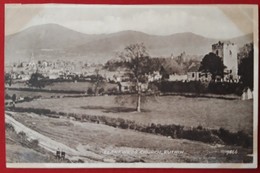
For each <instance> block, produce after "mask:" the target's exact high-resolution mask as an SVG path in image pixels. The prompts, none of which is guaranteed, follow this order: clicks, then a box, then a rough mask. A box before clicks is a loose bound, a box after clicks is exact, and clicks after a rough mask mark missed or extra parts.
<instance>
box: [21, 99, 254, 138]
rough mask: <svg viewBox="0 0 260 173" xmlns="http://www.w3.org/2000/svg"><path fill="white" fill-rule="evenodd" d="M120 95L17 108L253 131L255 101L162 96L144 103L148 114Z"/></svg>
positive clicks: (37, 103)
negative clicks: (122, 101) (117, 99)
mask: <svg viewBox="0 0 260 173" xmlns="http://www.w3.org/2000/svg"><path fill="white" fill-rule="evenodd" d="M115 97H116V96H98V97H83V98H60V99H44V100H35V101H33V102H28V103H20V104H17V107H26V108H45V109H51V110H54V111H57V112H67V113H78V114H88V115H105V116H109V117H116V118H118V117H120V118H124V119H129V120H134V121H135V122H137V123H142V124H150V123H160V124H176V125H177V124H179V125H184V126H189V127H196V126H198V125H201V126H203V127H207V128H216V129H218V128H220V127H222V128H225V129H227V130H230V131H239V130H244V131H245V132H247V133H249V134H252V131H253V127H252V125H253V101H252V100H248V101H242V100H223V99H214V98H212V99H211V98H186V97H181V96H162V97H157V98H156V99H155V100H152V101H148V102H147V103H146V104H143V106H142V108H143V110H144V112H142V113H136V112H134V110H135V106H134V105H132V104H129V103H128V104H125V105H124V106H120V105H119V104H117V103H116V102H115Z"/></svg>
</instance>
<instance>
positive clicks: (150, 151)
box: [14, 113, 251, 163]
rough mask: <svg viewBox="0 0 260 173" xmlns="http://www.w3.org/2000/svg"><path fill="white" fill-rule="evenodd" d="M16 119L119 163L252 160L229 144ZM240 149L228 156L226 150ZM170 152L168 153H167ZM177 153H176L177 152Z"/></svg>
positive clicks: (27, 117) (36, 117)
mask: <svg viewBox="0 0 260 173" xmlns="http://www.w3.org/2000/svg"><path fill="white" fill-rule="evenodd" d="M14 118H15V119H16V120H18V121H19V122H21V123H23V124H24V125H26V126H27V127H29V128H31V129H33V130H35V131H37V132H39V133H41V134H43V135H45V136H47V137H50V138H51V139H53V140H56V141H58V142H61V143H63V144H66V145H67V146H70V147H73V148H75V149H77V150H82V151H84V150H88V151H92V152H94V153H96V154H98V155H101V156H102V157H104V158H107V159H111V158H112V159H114V160H116V161H117V162H157V163H159V162H164V163H166V162H172V163H181V162H189V163H190V162H194V163H197V162H212V163H214V162H217V163H222V162H248V161H249V160H250V159H249V158H248V157H247V156H246V155H247V154H249V153H250V152H251V151H250V150H248V149H243V148H240V147H225V146H214V145H209V144H204V143H201V142H193V141H189V140H183V139H171V138H167V137H163V136H158V135H152V134H146V133H141V132H136V131H132V130H123V129H118V128H113V127H110V126H106V125H102V124H93V123H82V122H76V121H72V120H69V119H66V118H64V119H61V118H59V119H54V118H49V117H46V116H39V115H37V114H33V113H19V114H17V115H16V116H14ZM230 149H233V150H237V151H238V154H236V155H226V154H224V153H223V152H222V151H223V150H230ZM165 151H166V152H165ZM173 152H174V153H173Z"/></svg>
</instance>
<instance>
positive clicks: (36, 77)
mask: <svg viewBox="0 0 260 173" xmlns="http://www.w3.org/2000/svg"><path fill="white" fill-rule="evenodd" d="M46 84H47V82H46V80H44V76H43V75H42V74H41V73H39V72H36V73H33V74H32V75H31V78H30V79H29V80H28V81H27V85H28V86H29V87H36V88H44V87H45V86H46Z"/></svg>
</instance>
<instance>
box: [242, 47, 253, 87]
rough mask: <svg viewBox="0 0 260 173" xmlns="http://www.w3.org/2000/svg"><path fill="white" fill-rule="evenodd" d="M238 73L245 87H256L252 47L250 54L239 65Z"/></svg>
mask: <svg viewBox="0 0 260 173" xmlns="http://www.w3.org/2000/svg"><path fill="white" fill-rule="evenodd" d="M238 75H240V76H241V78H240V81H241V82H242V83H243V86H244V87H249V88H250V89H252V90H253V89H254V88H253V86H254V82H253V81H254V50H253V49H252V50H251V51H250V52H249V53H248V55H247V56H246V57H245V58H243V59H242V60H241V63H240V65H239V67H238Z"/></svg>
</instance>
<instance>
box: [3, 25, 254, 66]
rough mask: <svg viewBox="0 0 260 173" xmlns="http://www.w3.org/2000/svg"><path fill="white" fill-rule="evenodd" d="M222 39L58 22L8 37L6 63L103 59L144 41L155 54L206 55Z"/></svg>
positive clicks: (248, 37)
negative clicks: (105, 30)
mask: <svg viewBox="0 0 260 173" xmlns="http://www.w3.org/2000/svg"><path fill="white" fill-rule="evenodd" d="M217 41H218V40H216V39H211V38H206V37H203V36H200V35H196V34H193V33H190V32H186V33H177V34H172V35H168V36H158V35H149V34H146V33H142V32H137V31H121V32H117V33H112V34H97V35H88V34H84V33H80V32H77V31H74V30H71V29H68V28H65V27H63V26H60V25H57V24H45V25H38V26H33V27H30V28H28V29H25V30H23V31H21V32H18V33H15V34H12V35H8V36H6V37H5V60H6V62H21V61H29V60H30V58H31V57H32V54H33V56H34V58H35V60H41V59H46V60H55V59H64V60H72V59H73V60H78V61H80V60H81V61H88V62H101V63H104V62H106V61H107V60H110V59H112V58H115V57H116V54H117V52H120V51H122V50H123V49H124V47H125V46H127V45H129V44H132V43H140V42H143V43H144V44H145V46H146V47H147V49H148V52H149V53H150V55H151V56H152V57H161V56H164V57H169V56H171V54H173V55H176V56H177V55H179V54H180V53H181V52H183V51H185V52H186V54H189V55H204V54H206V53H208V52H210V51H211V45H212V44H213V43H216V42H217ZM231 41H234V42H235V43H237V44H238V45H239V46H240V45H243V44H245V43H247V42H250V41H252V34H249V35H246V36H242V37H238V38H233V39H231Z"/></svg>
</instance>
